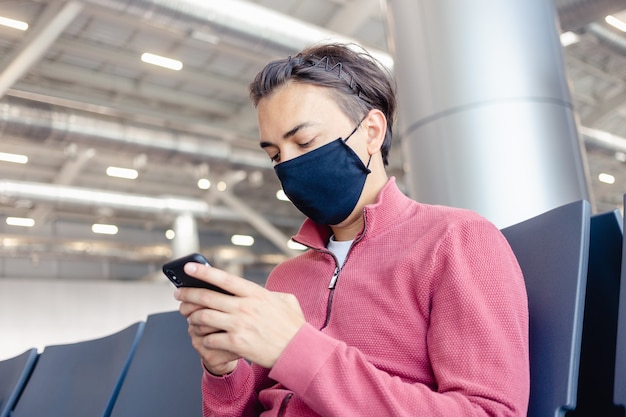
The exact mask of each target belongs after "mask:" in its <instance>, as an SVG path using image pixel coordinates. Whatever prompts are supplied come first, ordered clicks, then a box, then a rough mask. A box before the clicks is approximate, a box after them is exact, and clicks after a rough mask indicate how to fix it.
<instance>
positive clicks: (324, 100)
mask: <svg viewBox="0 0 626 417" xmlns="http://www.w3.org/2000/svg"><path fill="white" fill-rule="evenodd" d="M257 110H258V119H259V131H260V136H261V139H260V145H261V147H262V148H263V149H264V150H265V152H267V154H268V156H269V157H270V159H272V161H273V162H274V163H275V164H279V163H281V162H285V161H288V160H290V159H293V158H295V157H297V156H300V155H302V154H305V153H307V152H309V151H311V150H313V149H316V148H319V147H320V146H322V145H325V144H327V143H329V142H330V141H333V140H335V139H337V138H339V137H345V136H347V135H348V134H349V133H350V132H351V131H352V130H353V129H354V127H355V126H354V122H353V121H352V120H350V119H349V118H348V117H347V116H346V115H345V114H344V113H343V112H342V111H341V110H340V108H339V106H338V105H337V103H336V102H335V101H334V100H333V98H332V95H331V93H330V91H329V90H328V89H326V88H324V87H319V86H315V85H310V84H302V83H288V84H286V85H284V86H281V87H279V88H278V89H277V90H275V91H274V92H273V93H272V94H271V95H269V96H268V97H265V98H263V99H261V101H259V104H258V106H257ZM357 133H358V132H356V133H355V135H354V136H356V135H357ZM350 142H351V143H350V145H351V146H352V147H353V149H355V151H356V152H357V153H359V151H358V147H359V146H358V141H353V140H351V141H350ZM355 142H356V143H355ZM355 145H356V146H355Z"/></svg>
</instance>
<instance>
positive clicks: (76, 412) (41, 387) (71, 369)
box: [11, 323, 144, 417]
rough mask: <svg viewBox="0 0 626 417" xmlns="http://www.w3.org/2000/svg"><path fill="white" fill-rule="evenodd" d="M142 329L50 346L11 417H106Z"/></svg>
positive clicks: (131, 329)
mask: <svg viewBox="0 0 626 417" xmlns="http://www.w3.org/2000/svg"><path fill="white" fill-rule="evenodd" d="M143 325H144V323H136V324H133V325H132V326H130V327H128V328H126V329H124V330H122V331H120V332H118V333H115V334H112V335H109V336H106V337H103V338H100V339H95V340H90V341H86V342H79V343H74V344H67V345H56V346H49V347H46V348H45V349H44V351H43V352H42V353H41V354H40V355H39V359H38V361H37V365H36V366H35V368H34V370H33V372H32V374H31V377H30V379H29V381H28V384H27V385H26V387H25V388H24V391H23V392H22V395H21V397H20V399H19V400H18V402H17V405H16V407H15V410H14V411H13V413H12V414H11V417H32V416H46V417H85V416H90V417H100V416H102V417H108V415H109V414H110V411H111V407H112V405H113V403H114V402H115V398H116V396H117V393H118V391H119V387H120V384H121V381H122V380H123V379H124V375H125V372H126V370H127V368H128V363H129V361H130V359H131V358H132V355H133V352H134V350H135V346H136V344H137V340H138V338H139V337H140V335H141V331H142V329H143Z"/></svg>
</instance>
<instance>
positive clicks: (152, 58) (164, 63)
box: [141, 52, 183, 71]
mask: <svg viewBox="0 0 626 417" xmlns="http://www.w3.org/2000/svg"><path fill="white" fill-rule="evenodd" d="M141 60H142V61H143V62H145V63H147V64H152V65H157V66H159V67H163V68H167V69H171V70H174V71H180V70H181V69H183V63H182V62H180V61H178V60H177V59H172V58H166V57H164V56H160V55H155V54H150V53H148V52H145V53H143V54H141Z"/></svg>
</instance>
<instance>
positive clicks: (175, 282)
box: [166, 269, 181, 285]
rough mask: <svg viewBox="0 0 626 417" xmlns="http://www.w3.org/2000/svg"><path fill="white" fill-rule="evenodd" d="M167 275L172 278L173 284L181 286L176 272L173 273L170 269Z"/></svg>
mask: <svg viewBox="0 0 626 417" xmlns="http://www.w3.org/2000/svg"><path fill="white" fill-rule="evenodd" d="M166 273H167V276H168V277H170V279H171V280H172V282H173V283H174V284H176V285H180V284H181V282H180V280H179V279H178V277H177V276H176V274H175V273H174V271H172V270H171V269H168V270H167V271H166Z"/></svg>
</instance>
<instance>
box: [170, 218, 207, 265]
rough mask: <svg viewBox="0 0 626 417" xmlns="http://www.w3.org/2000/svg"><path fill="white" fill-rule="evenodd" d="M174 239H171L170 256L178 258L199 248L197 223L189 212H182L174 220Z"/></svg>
mask: <svg viewBox="0 0 626 417" xmlns="http://www.w3.org/2000/svg"><path fill="white" fill-rule="evenodd" d="M174 233H175V236H174V240H173V241H172V258H180V257H181V256H185V255H188V254H190V253H192V252H198V251H199V250H200V243H199V239H198V225H197V224H196V218H195V217H193V216H192V215H191V213H183V214H180V215H179V216H178V217H176V220H175V221H174Z"/></svg>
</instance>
